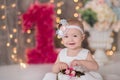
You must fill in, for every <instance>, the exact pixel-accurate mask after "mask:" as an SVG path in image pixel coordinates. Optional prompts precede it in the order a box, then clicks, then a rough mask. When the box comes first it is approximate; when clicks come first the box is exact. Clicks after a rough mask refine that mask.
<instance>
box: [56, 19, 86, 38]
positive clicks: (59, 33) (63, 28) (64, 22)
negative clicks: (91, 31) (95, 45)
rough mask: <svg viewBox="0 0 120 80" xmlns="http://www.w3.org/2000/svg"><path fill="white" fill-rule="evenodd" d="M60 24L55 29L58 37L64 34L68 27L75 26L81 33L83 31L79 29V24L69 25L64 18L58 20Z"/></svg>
mask: <svg viewBox="0 0 120 80" xmlns="http://www.w3.org/2000/svg"><path fill="white" fill-rule="evenodd" d="M60 24H62V26H61V27H60V28H59V29H58V30H57V34H58V36H59V37H60V38H62V37H63V36H64V34H65V33H66V32H67V31H68V29H69V28H75V29H78V30H80V31H81V32H82V34H83V33H84V31H83V29H81V28H80V27H79V26H75V25H69V24H68V22H67V20H65V19H62V20H60Z"/></svg>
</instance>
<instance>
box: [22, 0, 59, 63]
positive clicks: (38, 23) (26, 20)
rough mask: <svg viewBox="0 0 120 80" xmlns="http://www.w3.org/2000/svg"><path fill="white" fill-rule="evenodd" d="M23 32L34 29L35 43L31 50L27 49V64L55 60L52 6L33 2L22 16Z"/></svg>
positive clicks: (53, 13)
mask: <svg viewBox="0 0 120 80" xmlns="http://www.w3.org/2000/svg"><path fill="white" fill-rule="evenodd" d="M22 21H23V26H22V29H23V31H25V32H26V31H27V30H29V29H32V28H33V27H34V28H35V31H36V34H35V40H36V41H35V42H36V45H35V47H34V48H33V49H27V50H26V53H27V62H28V63H32V64H36V63H52V62H54V61H55V60H56V55H57V54H56V51H55V48H54V33H55V32H54V28H53V27H54V21H55V12H54V5H53V4H50V3H44V4H41V3H39V2H35V3H34V4H33V5H32V6H30V8H29V9H28V11H26V13H24V14H23V15H22Z"/></svg>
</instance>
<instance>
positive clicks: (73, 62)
mask: <svg viewBox="0 0 120 80" xmlns="http://www.w3.org/2000/svg"><path fill="white" fill-rule="evenodd" d="M80 65H81V63H80V60H73V61H72V62H71V66H80Z"/></svg>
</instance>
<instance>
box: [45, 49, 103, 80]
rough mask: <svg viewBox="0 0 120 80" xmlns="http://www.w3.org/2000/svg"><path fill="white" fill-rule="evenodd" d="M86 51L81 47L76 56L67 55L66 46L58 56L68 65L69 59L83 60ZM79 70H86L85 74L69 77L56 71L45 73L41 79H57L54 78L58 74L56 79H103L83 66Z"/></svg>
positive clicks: (86, 53)
mask: <svg viewBox="0 0 120 80" xmlns="http://www.w3.org/2000/svg"><path fill="white" fill-rule="evenodd" d="M88 52H89V50H87V49H82V50H81V51H80V52H79V54H78V55H77V56H75V57H70V56H67V48H64V49H62V50H61V51H60V53H59V55H58V56H59V58H60V61H61V62H65V63H67V64H68V65H70V63H71V61H73V60H74V59H77V60H85V59H86V58H87V55H88ZM80 70H83V71H86V72H85V75H83V76H80V77H72V78H71V77H70V76H68V75H65V74H62V73H58V75H57V74H54V73H47V74H46V75H45V77H44V78H43V80H57V78H56V77H57V76H58V80H103V79H102V77H101V75H100V74H99V73H97V72H93V71H89V72H88V71H87V70H86V69H85V68H81V69H80Z"/></svg>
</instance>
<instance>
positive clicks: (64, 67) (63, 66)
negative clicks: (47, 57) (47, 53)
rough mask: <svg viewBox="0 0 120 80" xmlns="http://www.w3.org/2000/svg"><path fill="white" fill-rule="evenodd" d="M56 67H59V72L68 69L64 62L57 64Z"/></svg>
mask: <svg viewBox="0 0 120 80" xmlns="http://www.w3.org/2000/svg"><path fill="white" fill-rule="evenodd" d="M58 67H59V70H60V71H61V70H63V69H67V68H68V65H67V64H66V63H64V62H59V63H58Z"/></svg>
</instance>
